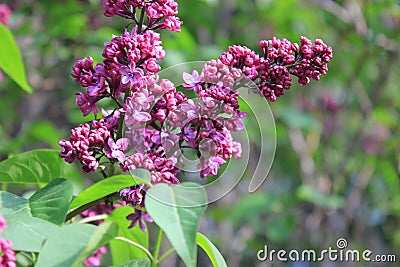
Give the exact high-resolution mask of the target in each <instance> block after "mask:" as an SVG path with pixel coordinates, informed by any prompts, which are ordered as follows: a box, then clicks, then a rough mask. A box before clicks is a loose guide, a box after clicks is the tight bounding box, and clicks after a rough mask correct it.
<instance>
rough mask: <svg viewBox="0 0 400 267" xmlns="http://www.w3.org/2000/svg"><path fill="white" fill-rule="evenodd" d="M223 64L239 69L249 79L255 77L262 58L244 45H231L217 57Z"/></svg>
mask: <svg viewBox="0 0 400 267" xmlns="http://www.w3.org/2000/svg"><path fill="white" fill-rule="evenodd" d="M219 59H220V60H221V61H222V63H223V64H225V65H227V66H230V67H234V68H236V69H239V70H241V71H242V72H243V74H244V75H246V76H247V77H248V78H249V79H255V78H256V77H257V75H258V68H259V66H260V64H261V63H262V59H260V57H259V56H258V55H257V54H256V53H255V52H254V51H252V50H251V49H249V48H247V47H246V46H240V45H232V46H230V47H229V48H228V51H227V52H224V53H222V54H221V56H220V58H219Z"/></svg>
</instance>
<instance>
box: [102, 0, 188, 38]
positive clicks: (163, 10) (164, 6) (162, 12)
mask: <svg viewBox="0 0 400 267" xmlns="http://www.w3.org/2000/svg"><path fill="white" fill-rule="evenodd" d="M137 9H142V10H143V11H144V13H145V14H146V16H147V19H146V20H147V26H146V28H145V29H146V30H147V29H150V30H161V29H166V30H171V31H174V32H179V31H180V27H181V25H182V23H183V22H182V21H181V20H180V19H179V18H178V17H176V16H175V15H176V14H178V4H177V3H176V2H175V1H174V0H153V1H146V0H106V1H104V15H105V16H106V17H112V16H114V15H118V16H120V17H123V18H126V19H132V20H134V21H136V22H138V19H137V14H136V13H137V12H136V11H137Z"/></svg>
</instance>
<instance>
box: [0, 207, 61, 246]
mask: <svg viewBox="0 0 400 267" xmlns="http://www.w3.org/2000/svg"><path fill="white" fill-rule="evenodd" d="M4 218H5V219H6V222H7V227H6V228H5V229H4V230H3V233H2V234H1V236H2V237H3V238H5V239H7V240H10V241H11V242H12V243H13V247H12V249H13V250H22V251H33V252H39V251H40V249H41V247H42V244H43V241H44V240H45V239H46V238H47V237H48V236H51V235H52V233H53V232H55V231H57V229H59V228H58V227H57V225H55V224H52V223H49V222H47V221H45V220H41V219H39V218H34V217H31V216H28V215H21V214H4Z"/></svg>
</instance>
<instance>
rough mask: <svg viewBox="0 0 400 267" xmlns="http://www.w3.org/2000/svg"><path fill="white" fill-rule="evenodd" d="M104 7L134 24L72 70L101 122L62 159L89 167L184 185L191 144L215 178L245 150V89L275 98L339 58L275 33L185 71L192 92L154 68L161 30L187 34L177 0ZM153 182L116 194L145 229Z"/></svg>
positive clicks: (80, 130) (65, 147) (87, 128)
mask: <svg viewBox="0 0 400 267" xmlns="http://www.w3.org/2000/svg"><path fill="white" fill-rule="evenodd" d="M103 7H104V14H105V16H107V17H111V16H114V15H117V16H121V17H123V18H126V19H129V20H131V22H134V24H136V26H135V27H133V29H132V31H130V32H129V31H128V29H125V32H124V33H122V34H121V35H119V36H113V37H112V39H111V41H109V42H105V43H104V50H103V52H102V56H103V60H102V62H99V63H97V64H96V65H95V66H94V63H93V59H92V58H91V57H87V58H84V59H81V60H78V61H77V62H76V64H75V65H74V67H73V68H72V74H71V76H72V77H73V78H74V79H75V81H76V82H77V83H79V84H80V85H81V86H82V87H83V88H85V91H84V92H78V93H76V95H77V97H76V104H77V105H78V106H79V108H80V109H81V111H82V113H83V115H84V116H87V115H88V114H90V113H91V112H93V113H94V115H95V117H96V119H95V120H93V121H92V123H91V125H89V124H87V123H86V124H81V125H79V126H78V127H76V128H74V129H72V130H71V132H70V136H69V137H68V139H66V140H61V141H60V142H59V144H60V146H61V147H62V151H61V152H60V157H62V158H64V159H65V160H66V161H67V162H73V161H74V160H78V161H79V162H80V163H81V164H82V171H83V172H85V173H86V172H90V171H95V170H96V169H98V168H99V166H100V165H101V164H105V165H106V166H107V165H108V164H110V165H113V166H114V165H115V164H117V165H118V166H119V167H120V169H121V170H122V171H123V172H129V171H133V170H136V169H139V168H142V169H145V170H148V171H149V172H150V179H151V183H152V184H156V183H166V184H169V185H173V184H178V183H180V180H179V178H180V177H181V176H180V175H181V174H182V173H180V168H181V167H185V166H184V165H185V164H186V162H187V161H186V160H185V157H184V153H183V152H185V150H186V149H190V150H193V152H194V155H197V157H198V159H197V160H198V164H197V166H196V167H195V168H196V169H195V170H193V172H197V173H199V176H200V177H201V178H205V177H207V176H214V175H217V174H218V170H219V168H220V167H221V165H222V164H224V163H226V162H227V161H228V160H229V159H231V158H239V157H240V156H241V154H242V147H241V144H240V143H239V142H237V141H234V140H233V137H232V132H235V131H240V130H243V129H244V123H243V121H242V118H243V117H244V116H246V113H245V112H242V111H240V106H239V91H238V90H237V88H240V87H242V86H243V85H249V84H254V85H255V86H257V88H252V89H254V90H255V91H256V92H257V93H258V94H260V95H262V96H263V97H265V98H266V99H268V100H270V101H275V100H276V98H277V97H279V96H281V95H283V94H284V93H285V90H288V89H289V88H290V87H291V85H292V76H291V75H294V76H296V77H297V78H298V82H299V84H301V85H305V84H307V83H308V82H309V81H310V79H314V80H318V79H319V78H320V75H323V74H326V72H327V70H328V68H327V63H328V62H329V61H330V60H331V58H332V48H331V47H329V46H327V45H326V44H324V43H323V42H322V41H321V40H319V39H317V40H316V41H315V44H314V45H313V44H312V42H311V41H310V40H309V39H307V38H305V37H301V38H300V45H298V44H292V43H291V42H289V41H288V40H287V39H282V40H280V39H277V38H275V37H274V38H273V39H271V40H263V41H260V43H259V47H260V49H261V50H262V54H261V55H258V54H256V53H255V52H254V51H252V50H251V49H249V48H248V47H246V46H240V45H233V46H230V47H229V48H228V50H227V51H226V52H224V53H222V54H221V56H220V57H219V58H218V59H215V60H210V61H208V62H206V63H205V64H204V66H203V68H202V70H201V72H200V73H198V72H197V71H193V72H192V73H191V74H188V73H184V74H183V80H184V84H183V88H184V89H186V90H192V91H193V92H194V93H195V94H196V95H197V97H198V98H197V99H188V98H187V96H186V94H185V93H184V92H180V91H178V90H177V89H176V87H175V85H174V83H172V82H171V81H170V80H168V79H161V80H160V79H159V77H158V75H157V74H156V73H157V72H159V71H160V69H161V67H160V65H159V61H160V60H162V59H163V58H164V56H165V51H164V49H163V47H162V42H161V40H160V34H159V33H157V32H156V30H161V29H167V30H171V31H175V32H177V31H180V28H181V25H182V21H181V20H180V19H179V18H178V17H177V16H176V15H177V13H178V4H177V3H176V2H175V1H174V0H152V1H148V0H103ZM140 9H141V10H140ZM253 87H254V86H253ZM123 95H124V97H123V98H122V96H123ZM103 98H109V99H111V100H112V101H113V103H115V108H114V109H113V110H101V115H102V116H101V118H97V114H98V113H99V107H98V106H97V105H98V102H99V101H100V100H101V99H103ZM122 99H123V101H122ZM122 124H123V125H122ZM122 126H123V128H122ZM102 167H103V166H102ZM111 167H112V166H110V168H111ZM103 174H104V175H105V173H104V172H103ZM146 189H147V185H143V184H142V185H135V186H131V187H128V188H124V189H122V190H120V191H119V192H118V193H119V195H120V197H121V198H122V200H123V202H124V205H131V206H133V207H134V212H133V213H132V214H129V215H128V216H127V217H126V219H127V220H130V221H131V224H130V226H129V227H130V228H131V227H134V226H135V225H137V224H138V225H139V227H140V229H141V230H143V231H145V230H146V225H145V221H147V222H151V221H152V219H151V217H150V216H149V214H148V213H147V212H146V207H145V204H144V203H145V201H144V199H145V197H146ZM91 212H92V213H91ZM96 212H98V211H87V214H85V213H83V214H82V216H83V217H84V216H93V215H96V214H97V213H96ZM104 212H105V211H104V210H103V211H102V213H104ZM107 212H108V211H107ZM98 223H100V222H98ZM0 226H1V221H0ZM102 254H104V251H98V252H95V253H94V254H93V255H92V256H91V257H89V258H88V259H87V260H86V261H85V262H86V263H87V264H92V265H93V266H96V264H100V258H101V255H102Z"/></svg>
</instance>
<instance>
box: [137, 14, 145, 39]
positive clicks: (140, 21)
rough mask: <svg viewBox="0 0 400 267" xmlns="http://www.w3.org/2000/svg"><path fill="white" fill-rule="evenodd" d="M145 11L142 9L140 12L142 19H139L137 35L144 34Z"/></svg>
mask: <svg viewBox="0 0 400 267" xmlns="http://www.w3.org/2000/svg"><path fill="white" fill-rule="evenodd" d="M144 11H145V9H144V8H142V10H141V12H140V19H139V25H138V28H137V33H138V34H139V33H141V32H142V25H143V20H144Z"/></svg>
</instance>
